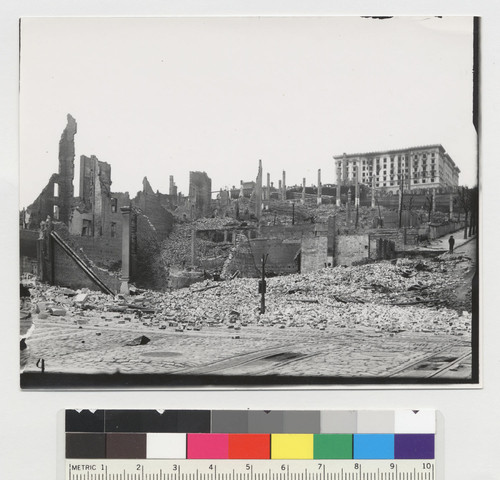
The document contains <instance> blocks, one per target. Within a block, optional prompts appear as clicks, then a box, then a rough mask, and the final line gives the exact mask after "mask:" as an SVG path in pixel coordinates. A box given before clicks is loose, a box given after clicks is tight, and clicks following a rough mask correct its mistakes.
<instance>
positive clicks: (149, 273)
mask: <svg viewBox="0 0 500 480" xmlns="http://www.w3.org/2000/svg"><path fill="white" fill-rule="evenodd" d="M136 215H137V216H136V219H137V233H136V235H137V240H136V241H137V251H136V266H135V272H134V278H133V279H132V283H134V284H135V285H136V286H138V287H141V288H149V289H152V290H165V289H166V288H167V287H168V270H167V267H166V264H165V262H164V261H163V258H162V253H161V241H160V239H159V238H158V234H157V233H156V231H155V228H154V227H153V225H152V224H151V222H150V221H149V219H148V218H147V217H146V216H145V215H143V214H142V213H141V212H137V211H136Z"/></svg>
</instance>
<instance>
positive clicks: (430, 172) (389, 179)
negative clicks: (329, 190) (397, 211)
mask: <svg viewBox="0 0 500 480" xmlns="http://www.w3.org/2000/svg"><path fill="white" fill-rule="evenodd" d="M333 158H334V160H335V164H336V165H335V166H336V172H337V185H354V184H355V183H356V176H357V178H358V182H359V183H362V184H365V185H368V186H371V187H374V188H375V189H376V190H382V191H386V192H392V193H397V191H398V190H399V189H400V188H401V186H402V187H403V189H404V190H405V191H407V190H417V189H425V190H428V189H446V190H450V189H453V188H454V187H457V186H458V174H459V173H460V170H459V168H458V167H457V166H456V165H455V162H454V161H453V160H452V159H451V157H450V156H449V155H448V154H447V153H446V151H445V149H444V148H443V147H442V145H426V146H422V147H411V148H402V149H399V150H383V151H380V152H368V153H351V154H345V153H344V154H343V155H338V156H334V157H333Z"/></svg>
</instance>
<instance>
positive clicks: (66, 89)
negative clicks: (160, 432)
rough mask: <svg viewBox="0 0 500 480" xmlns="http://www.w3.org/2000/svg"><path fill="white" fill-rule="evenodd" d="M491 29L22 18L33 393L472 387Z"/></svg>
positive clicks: (274, 20)
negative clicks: (485, 46)
mask: <svg viewBox="0 0 500 480" xmlns="http://www.w3.org/2000/svg"><path fill="white" fill-rule="evenodd" d="M479 29H480V21H479V19H478V18H474V17H472V16H439V17H437V16H418V17H417V16H401V17H397V16H396V17H373V16H370V17H369V16H366V17H363V16H322V17H319V16H318V17H315V16H310V17H306V16H297V17H292V16H289V17H286V16H283V17H272V16H267V17H266V16H263V17H257V16H255V17H231V16H227V17H216V16H214V17H73V18H70V17H57V18H56V17H52V18H51V17H45V18H42V17H39V18H37V17H32V18H28V17H25V18H22V19H21V20H20V24H19V30H20V34H19V39H20V40H19V42H20V57H19V58H20V85H19V98H20V114H19V121H20V126H19V135H20V144H19V149H20V180H19V196H20V198H19V240H20V250H19V254H20V272H19V274H20V277H19V283H20V337H19V342H20V382H21V387H22V388H24V389H39V388H42V389H43V388H49V389H68V388H70V389H73V388H103V389H107V388H128V387H130V388H173V387H176V388H199V387H266V388H267V387H290V386H293V387H298V388H300V387H308V388H312V387H313V388H314V387H316V386H317V387H321V388H325V387H332V388H333V387H334V388H343V387H350V386H360V387H369V386H372V385H375V386H377V387H388V388H396V387H399V386H405V387H413V388H419V387H424V388H425V387H429V386H438V387H444V386H457V385H458V386H460V387H477V386H480V385H481V368H480V367H482V366H481V365H480V364H479V358H480V327H481V316H480V305H479V295H480V292H479V279H478V278H479V277H478V275H479V273H478V272H479V262H478V258H479V256H478V245H479V241H478V232H479V224H480V208H479V202H480V198H479V197H480V195H479V191H480V188H479V171H480V166H481V165H482V163H481V155H480V151H479V145H480V142H479V140H480V130H479V126H480V125H479V120H480V111H479V99H480V88H479V80H480V67H481V65H480V42H479V38H480V35H479ZM16 288H17V287H16Z"/></svg>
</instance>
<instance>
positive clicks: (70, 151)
mask: <svg viewBox="0 0 500 480" xmlns="http://www.w3.org/2000/svg"><path fill="white" fill-rule="evenodd" d="M76 132H77V124H76V121H75V119H74V118H73V117H72V116H71V115H68V116H67V125H66V128H65V129H64V131H63V133H62V135H61V140H60V142H59V172H58V173H55V174H53V175H52V176H51V177H50V179H49V182H48V184H47V186H46V187H45V188H44V189H43V190H42V192H41V193H40V195H39V196H38V197H37V199H36V200H35V201H34V202H33V203H32V204H31V205H30V206H29V207H27V209H25V210H23V212H22V216H23V218H22V219H21V227H22V228H21V269H22V272H32V273H36V274H38V275H39V276H40V277H41V278H42V280H45V281H48V282H50V283H57V284H61V285H67V286H72V287H80V286H88V287H89V288H100V289H103V290H105V288H104V287H103V286H102V285H100V284H99V282H102V283H103V284H104V285H105V286H106V287H107V288H108V289H109V290H110V291H113V292H116V291H118V289H119V284H120V275H121V273H122V272H121V267H122V260H123V255H122V247H123V245H124V244H125V243H126V244H127V246H128V250H129V253H128V254H129V256H130V262H129V266H130V272H129V273H130V280H131V281H136V283H137V284H140V285H142V286H145V287H151V288H162V287H163V286H164V285H166V272H165V271H164V270H165V269H164V268H163V266H162V265H161V262H159V261H158V258H161V255H160V249H161V242H162V241H163V240H164V239H165V238H166V237H167V236H168V235H169V233H170V232H171V230H172V227H173V215H172V213H171V212H170V211H168V209H167V208H165V206H164V203H165V198H164V196H163V195H162V194H160V193H159V192H157V193H155V192H154V191H153V189H152V188H151V185H150V184H149V182H148V180H147V178H145V179H144V181H143V188H142V191H140V192H138V194H137V196H136V197H135V198H134V199H130V197H129V194H128V192H125V193H122V192H113V191H112V189H111V184H112V182H111V166H110V165H109V164H108V163H106V162H103V161H100V160H98V158H97V157H95V156H94V155H91V156H90V157H87V156H85V155H82V156H81V157H80V177H79V187H80V194H79V196H75V195H74V186H73V180H74V170H75V167H74V161H75V134H76ZM174 196H175V198H176V197H177V195H176V194H175V195H174ZM168 197H170V195H169V196H168ZM167 203H169V202H168V201H167ZM172 203H177V202H172ZM124 222H127V225H124ZM123 232H126V235H127V239H126V240H127V242H124V238H123ZM35 253H36V258H34V257H35Z"/></svg>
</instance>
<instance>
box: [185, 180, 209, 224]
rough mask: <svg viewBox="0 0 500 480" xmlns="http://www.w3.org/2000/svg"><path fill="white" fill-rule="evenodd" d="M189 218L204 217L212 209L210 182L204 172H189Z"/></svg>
mask: <svg viewBox="0 0 500 480" xmlns="http://www.w3.org/2000/svg"><path fill="white" fill-rule="evenodd" d="M189 201H190V204H191V218H199V217H206V216H208V215H209V214H210V212H211V208H212V180H211V179H210V178H209V176H208V175H207V174H206V173H205V172H189Z"/></svg>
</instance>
